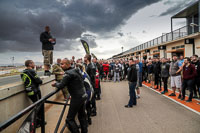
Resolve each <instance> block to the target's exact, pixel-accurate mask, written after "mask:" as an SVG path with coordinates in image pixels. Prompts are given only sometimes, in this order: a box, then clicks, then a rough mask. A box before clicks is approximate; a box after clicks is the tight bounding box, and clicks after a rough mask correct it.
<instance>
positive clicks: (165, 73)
mask: <svg viewBox="0 0 200 133" xmlns="http://www.w3.org/2000/svg"><path fill="white" fill-rule="evenodd" d="M169 68H170V65H169V64H168V63H167V59H166V58H163V59H162V64H161V78H162V81H163V83H164V91H163V92H161V94H165V93H167V92H168V85H167V84H168V78H169Z"/></svg>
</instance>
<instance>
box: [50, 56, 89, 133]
mask: <svg viewBox="0 0 200 133" xmlns="http://www.w3.org/2000/svg"><path fill="white" fill-rule="evenodd" d="M61 67H62V69H63V70H64V71H65V75H64V77H63V79H62V80H61V82H60V83H53V84H52V86H53V87H57V88H58V89H63V88H65V87H67V88H68V91H69V93H70V95H71V102H70V106H69V111H68V114H67V119H66V124H67V126H68V128H69V130H70V131H71V132H72V133H79V128H78V125H77V124H76V122H75V116H76V114H77V113H78V119H79V122H80V125H81V132H82V133H87V120H86V113H85V101H86V99H87V94H86V90H85V88H84V81H83V78H82V74H81V72H80V69H78V68H77V69H73V68H72V67H71V62H70V61H69V60H68V59H63V60H62V62H61Z"/></svg>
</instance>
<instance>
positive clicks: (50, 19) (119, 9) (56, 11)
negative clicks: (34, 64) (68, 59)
mask: <svg viewBox="0 0 200 133" xmlns="http://www.w3.org/2000/svg"><path fill="white" fill-rule="evenodd" d="M157 1H159V0H57V1H56V0H14V1H13V0H1V1H0V18H1V20H0V29H1V32H0V52H6V51H30V52H31V51H33V52H34V51H38V50H41V43H40V41H39V35H40V33H41V32H42V31H43V30H44V29H43V28H44V26H45V25H49V26H50V27H51V31H52V35H53V36H54V37H56V39H57V44H56V47H55V49H56V50H60V51H62V50H68V49H77V48H76V46H78V45H81V43H80V42H77V41H75V39H76V38H81V35H82V34H83V33H84V32H87V31H90V32H94V33H96V34H100V35H101V34H102V33H109V32H110V31H112V30H114V29H116V28H118V27H120V26H121V25H123V24H125V22H126V20H127V19H129V18H130V17H131V16H132V15H133V14H134V13H136V12H137V11H138V10H140V9H142V8H144V7H145V6H148V5H150V4H152V3H155V2H157ZM90 45H91V46H90V47H91V48H94V47H97V44H96V42H95V39H94V40H92V43H91V44H90Z"/></svg>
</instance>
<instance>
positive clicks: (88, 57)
mask: <svg viewBox="0 0 200 133" xmlns="http://www.w3.org/2000/svg"><path fill="white" fill-rule="evenodd" d="M84 62H85V69H86V72H87V74H88V75H89V77H90V80H91V84H92V87H93V88H94V95H93V97H92V100H91V104H92V112H91V116H96V115H97V112H96V98H95V95H96V94H97V90H96V89H95V76H96V68H95V65H94V63H92V62H91V55H89V54H86V55H85V57H84Z"/></svg>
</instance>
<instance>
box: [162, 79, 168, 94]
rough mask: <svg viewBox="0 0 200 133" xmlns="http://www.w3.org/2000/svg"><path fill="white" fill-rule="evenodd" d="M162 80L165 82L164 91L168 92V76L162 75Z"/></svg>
mask: <svg viewBox="0 0 200 133" xmlns="http://www.w3.org/2000/svg"><path fill="white" fill-rule="evenodd" d="M162 81H163V83H164V91H165V92H166V91H168V86H167V84H168V77H162Z"/></svg>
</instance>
